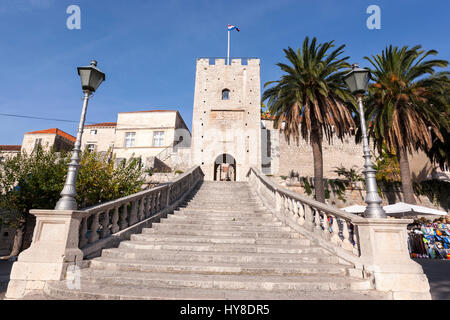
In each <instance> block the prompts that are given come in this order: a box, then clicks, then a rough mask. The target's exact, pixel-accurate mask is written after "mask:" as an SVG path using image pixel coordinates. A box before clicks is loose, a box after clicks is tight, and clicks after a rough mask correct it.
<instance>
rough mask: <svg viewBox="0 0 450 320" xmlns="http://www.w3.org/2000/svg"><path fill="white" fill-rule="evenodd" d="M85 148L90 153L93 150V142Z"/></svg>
mask: <svg viewBox="0 0 450 320" xmlns="http://www.w3.org/2000/svg"><path fill="white" fill-rule="evenodd" d="M86 148H87V152H89V153H91V152H93V151H95V144H87V145H86Z"/></svg>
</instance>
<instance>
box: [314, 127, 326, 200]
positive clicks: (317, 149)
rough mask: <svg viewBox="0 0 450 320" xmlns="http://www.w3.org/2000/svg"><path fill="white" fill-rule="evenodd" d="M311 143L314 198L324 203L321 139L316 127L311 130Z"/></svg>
mask: <svg viewBox="0 0 450 320" xmlns="http://www.w3.org/2000/svg"><path fill="white" fill-rule="evenodd" d="M311 145H312V149H313V158H314V190H315V191H316V200H317V201H319V202H323V203H325V190H324V186H323V157H322V141H321V139H320V137H319V131H318V130H317V129H315V130H314V129H313V130H311Z"/></svg>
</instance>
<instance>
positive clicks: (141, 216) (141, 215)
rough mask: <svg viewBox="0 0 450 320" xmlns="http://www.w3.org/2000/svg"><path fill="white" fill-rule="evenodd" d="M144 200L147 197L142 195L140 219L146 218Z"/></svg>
mask: <svg viewBox="0 0 450 320" xmlns="http://www.w3.org/2000/svg"><path fill="white" fill-rule="evenodd" d="M144 201H145V197H142V198H141V200H140V201H139V215H138V217H139V221H142V220H144V218H145V216H144V208H145V207H144Z"/></svg>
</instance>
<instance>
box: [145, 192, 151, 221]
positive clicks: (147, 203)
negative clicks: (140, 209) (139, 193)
mask: <svg viewBox="0 0 450 320" xmlns="http://www.w3.org/2000/svg"><path fill="white" fill-rule="evenodd" d="M151 205H152V195H148V196H147V197H146V198H145V217H146V218H148V217H150V215H151V209H152V208H151Z"/></svg>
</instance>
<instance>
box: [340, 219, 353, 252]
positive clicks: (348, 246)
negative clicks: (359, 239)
mask: <svg viewBox="0 0 450 320" xmlns="http://www.w3.org/2000/svg"><path fill="white" fill-rule="evenodd" d="M342 225H343V228H342V235H343V236H344V240H343V241H342V248H343V249H345V250H352V251H353V245H352V243H351V242H350V240H349V238H350V233H349V232H348V225H347V221H346V220H342Z"/></svg>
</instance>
